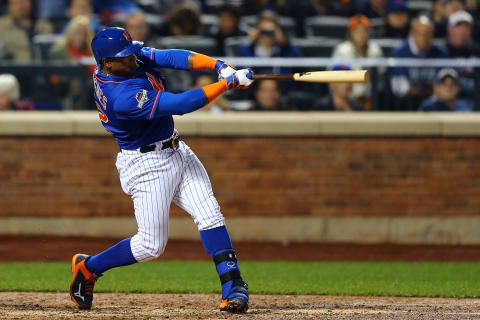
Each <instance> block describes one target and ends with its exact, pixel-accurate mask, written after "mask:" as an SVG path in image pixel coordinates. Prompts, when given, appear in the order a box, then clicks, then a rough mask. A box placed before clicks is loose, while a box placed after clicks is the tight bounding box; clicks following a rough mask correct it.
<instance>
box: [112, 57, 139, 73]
mask: <svg viewBox="0 0 480 320" xmlns="http://www.w3.org/2000/svg"><path fill="white" fill-rule="evenodd" d="M137 67H138V65H137V60H136V57H135V55H134V54H132V55H129V56H128V57H124V58H108V59H105V61H104V68H105V70H106V71H107V72H108V73H110V74H112V75H114V76H128V75H131V74H132V73H134V72H135V70H137Z"/></svg>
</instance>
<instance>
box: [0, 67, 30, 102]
mask: <svg viewBox="0 0 480 320" xmlns="http://www.w3.org/2000/svg"><path fill="white" fill-rule="evenodd" d="M34 109H35V107H34V105H33V104H32V103H31V102H27V101H22V100H20V85H19V83H18V80H17V78H15V76H14V75H12V74H8V73H4V74H0V111H6V110H17V111H20V110H34Z"/></svg>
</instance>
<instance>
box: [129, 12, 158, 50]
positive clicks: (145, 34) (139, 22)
mask: <svg viewBox="0 0 480 320" xmlns="http://www.w3.org/2000/svg"><path fill="white" fill-rule="evenodd" d="M125 29H126V30H127V31H128V32H129V33H130V35H131V36H132V39H133V40H136V41H142V42H144V45H145V46H147V47H152V46H153V45H152V44H151V41H152V40H151V34H150V25H149V24H148V22H147V19H146V18H145V15H144V14H143V12H141V11H135V12H134V13H132V14H130V15H129V16H128V17H127V19H126V20H125Z"/></svg>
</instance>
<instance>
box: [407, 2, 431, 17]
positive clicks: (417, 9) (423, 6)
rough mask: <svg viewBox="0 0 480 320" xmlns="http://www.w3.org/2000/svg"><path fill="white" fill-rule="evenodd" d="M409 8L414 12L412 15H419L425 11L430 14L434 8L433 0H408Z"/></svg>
mask: <svg viewBox="0 0 480 320" xmlns="http://www.w3.org/2000/svg"><path fill="white" fill-rule="evenodd" d="M407 6H408V10H410V12H411V13H412V16H414V17H415V16H418V15H419V14H422V13H425V14H430V12H432V9H433V1H423V0H416V1H408V2H407Z"/></svg>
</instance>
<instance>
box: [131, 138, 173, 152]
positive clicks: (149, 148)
mask: <svg viewBox="0 0 480 320" xmlns="http://www.w3.org/2000/svg"><path fill="white" fill-rule="evenodd" d="M179 140H180V138H179V137H175V138H172V139H170V140H168V141H165V142H163V143H162V150H165V149H168V148H172V149H175V148H176V147H177V145H178V141H179ZM156 148H157V146H156V145H154V144H151V145H148V146H143V147H140V152H141V153H147V152H151V151H155V149H156Z"/></svg>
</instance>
